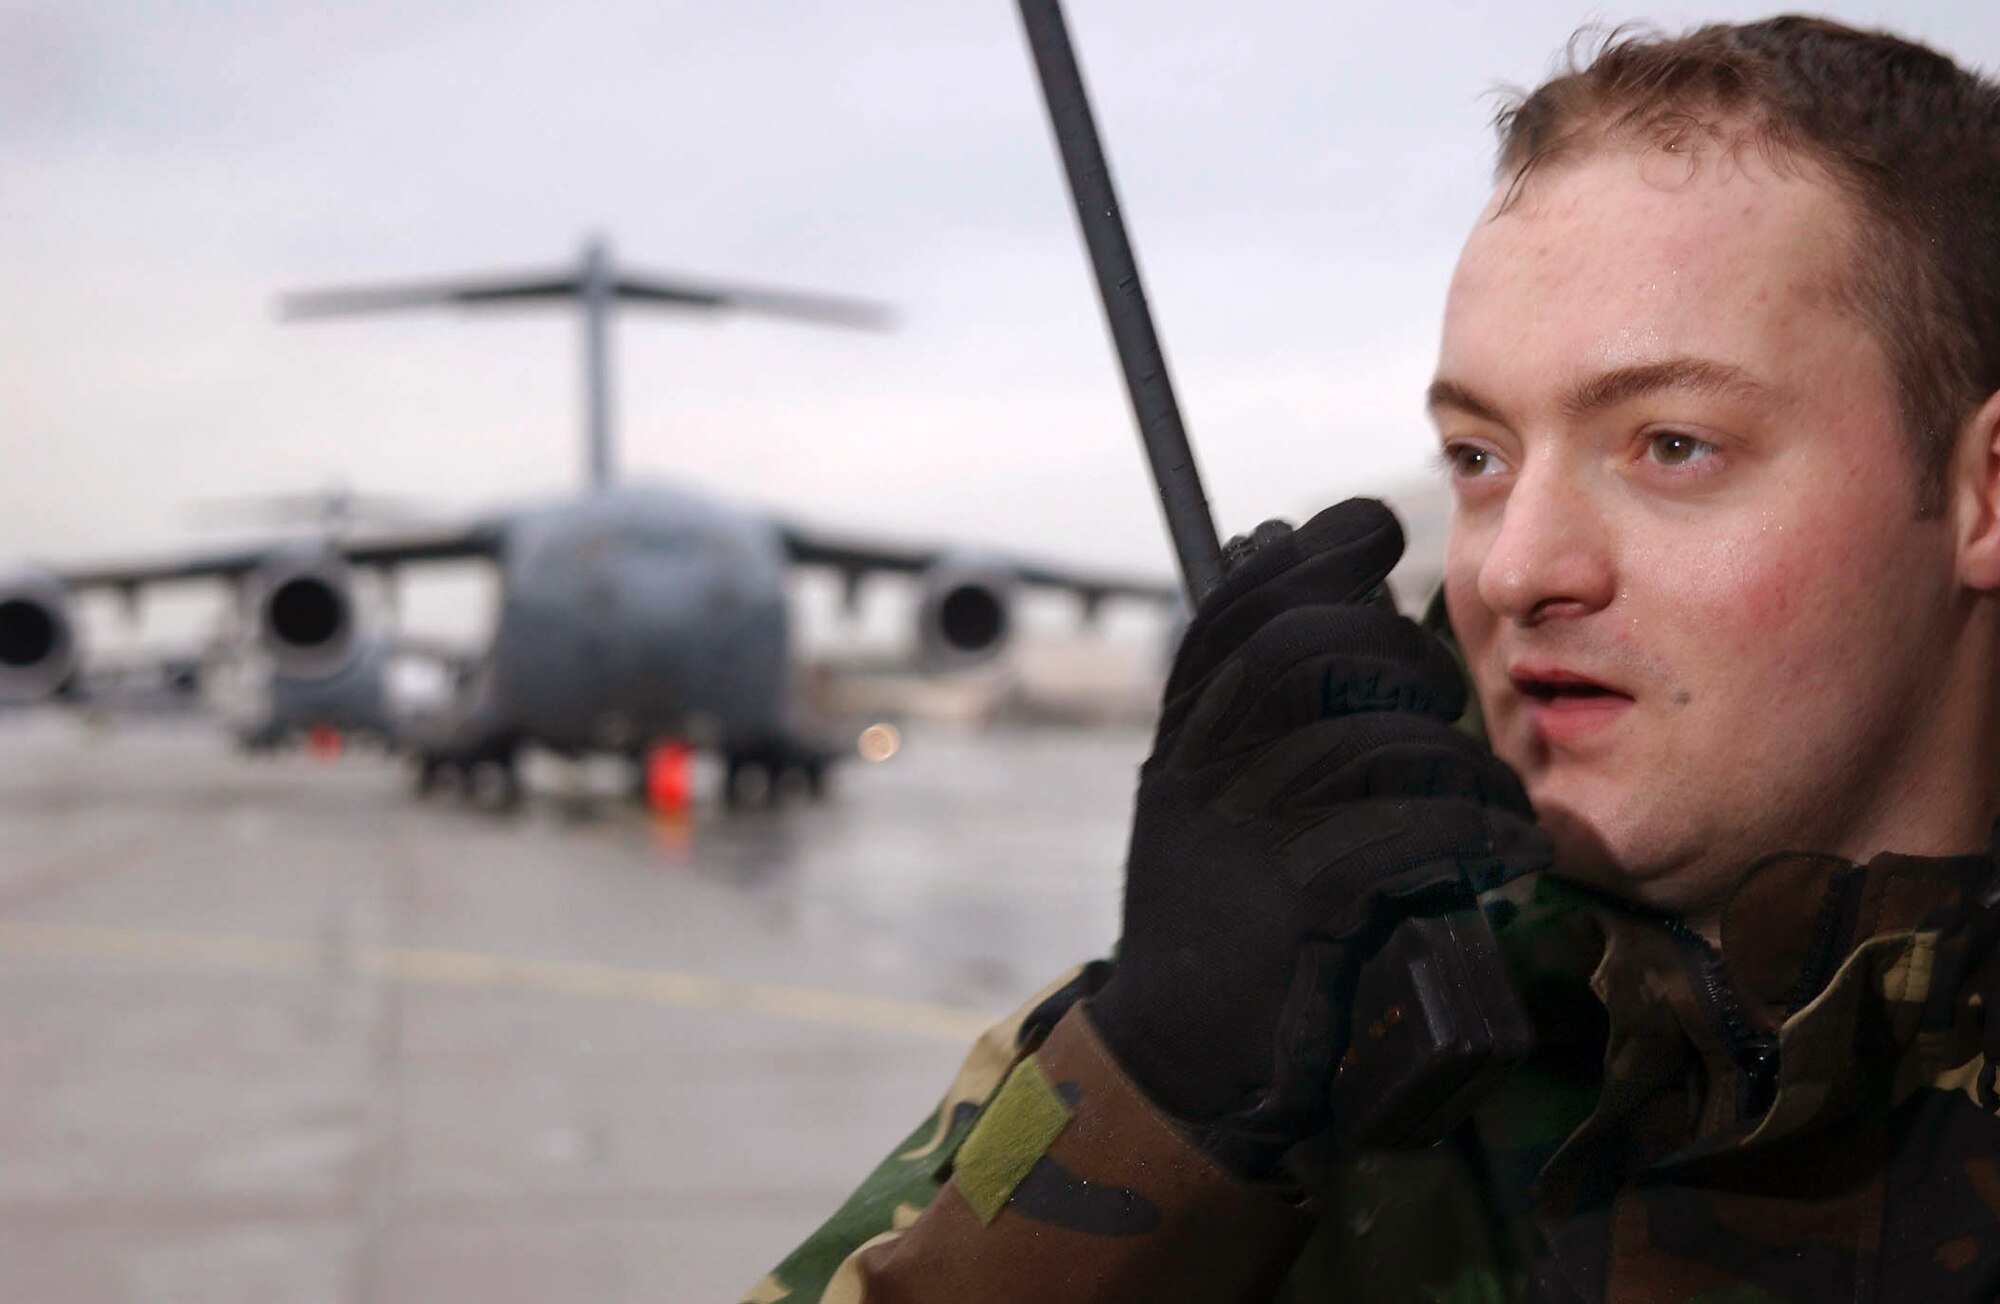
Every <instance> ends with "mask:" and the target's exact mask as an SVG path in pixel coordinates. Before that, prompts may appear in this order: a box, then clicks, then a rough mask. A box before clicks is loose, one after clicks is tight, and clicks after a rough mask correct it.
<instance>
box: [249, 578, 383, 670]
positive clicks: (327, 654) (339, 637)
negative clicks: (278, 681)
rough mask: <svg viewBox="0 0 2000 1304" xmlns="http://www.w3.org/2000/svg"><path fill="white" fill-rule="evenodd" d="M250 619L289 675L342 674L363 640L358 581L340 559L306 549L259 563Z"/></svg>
mask: <svg viewBox="0 0 2000 1304" xmlns="http://www.w3.org/2000/svg"><path fill="white" fill-rule="evenodd" d="M250 617H251V621H252V628H253V629H254V630H255V632H256V638H257V644H258V646H259V647H261V648H262V649H263V651H264V652H265V654H266V655H268V656H269V657H270V658H271V664H272V668H273V669H274V670H275V671H276V672H277V673H278V674H279V675H282V676H284V677H286V678H289V679H324V678H326V677H328V676H329V675H335V674H338V673H339V672H340V671H341V670H343V669H345V668H346V666H347V663H348V662H349V661H351V660H352V659H353V658H354V654H355V650H356V649H357V648H358V647H359V646H360V643H361V638H360V634H361V630H360V623H361V622H360V618H359V614H358V613H357V612H356V610H355V605H354V584H353V580H352V579H351V577H350V576H349V575H348V573H347V567H346V566H345V565H343V564H342V563H341V561H340V559H339V558H338V557H333V556H330V555H327V554H324V553H303V554H297V555H285V556H278V557H273V558H272V559H271V560H269V561H267V562H265V563H264V564H263V565H262V566H260V567H258V569H257V573H256V577H255V581H254V583H253V586H252V589H251V606H250Z"/></svg>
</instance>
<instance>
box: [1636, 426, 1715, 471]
mask: <svg viewBox="0 0 2000 1304" xmlns="http://www.w3.org/2000/svg"><path fill="white" fill-rule="evenodd" d="M1714 451H1715V445H1714V444H1711V443H1709V442H1708V441H1707V440H1704V439H1696V438H1695V437H1694V436H1693V435H1690V434H1686V433H1684V432H1682V431H1678V430H1668V431H1662V432H1661V433H1659V434H1656V435H1653V436H1651V437H1650V438H1648V439H1647V441H1646V452H1647V454H1648V455H1649V456H1650V457H1651V458H1652V459H1653V460H1654V461H1655V462H1658V463H1659V464H1660V465H1661V466H1686V465H1687V464H1688V463H1690V462H1698V461H1700V460H1701V459H1702V458H1704V457H1707V456H1708V455H1709V454H1711V453H1713V452H1714Z"/></svg>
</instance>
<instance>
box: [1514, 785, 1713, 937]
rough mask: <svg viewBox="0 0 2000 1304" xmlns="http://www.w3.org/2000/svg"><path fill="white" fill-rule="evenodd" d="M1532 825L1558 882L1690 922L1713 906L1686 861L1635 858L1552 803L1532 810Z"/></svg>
mask: <svg viewBox="0 0 2000 1304" xmlns="http://www.w3.org/2000/svg"><path fill="white" fill-rule="evenodd" d="M1535 822H1536V823H1537V824H1538V825H1540V826H1541V829H1542V831H1543V832H1544V833H1546V834H1548V835H1549V842H1550V843H1551V845H1552V847H1553V850H1554V853H1555V858H1554V860H1553V861H1552V862H1551V864H1550V866H1549V872H1550V873H1551V874H1553V875H1554V876H1555V877H1557V878H1560V879H1564V880H1567V881H1568V882H1571V883H1575V884H1578V885H1579V886H1582V887H1588V888H1592V889H1594V890H1596V891H1598V892H1602V893H1604V894H1605V895H1607V896H1614V897H1619V898H1621V899H1623V900H1626V901H1630V902H1632V903H1633V904H1635V905H1640V906H1645V907H1647V908H1649V909H1653V910H1659V911H1664V912H1666V913H1668V914H1676V915H1681V916H1683V917H1685V918H1688V919H1689V920H1690V921H1692V920H1694V919H1695V918H1697V917H1706V915H1707V914H1708V913H1709V912H1710V910H1711V909H1712V907H1713V904H1714V902H1713V899H1712V894H1711V893H1709V892H1707V891H1704V890H1702V889H1703V883H1704V879H1705V877H1706V876H1705V875H1704V873H1703V872H1702V870H1701V868H1700V867H1699V866H1698V865H1696V864H1694V863H1692V862H1690V861H1689V860H1687V859H1686V858H1682V857H1672V856H1665V855H1661V854H1659V853H1658V852H1657V851H1656V852H1655V853H1654V854H1651V855H1641V854H1637V853H1636V852H1635V851H1634V849H1633V848H1632V847H1630V846H1621V845H1620V842H1619V840H1617V839H1614V838H1612V837H1610V836H1608V835H1607V834H1606V833H1605V832H1604V831H1603V830H1602V829H1601V828H1599V827H1598V826H1597V825H1595V824H1593V823H1591V822H1590V821H1589V820H1588V819H1586V818H1584V817H1582V816H1580V815H1578V814H1576V813H1575V812H1573V811H1569V810H1567V809H1565V808H1563V807H1561V806H1557V805H1555V804H1553V803H1550V804H1545V805H1542V806H1539V807H1537V808H1536V811H1535Z"/></svg>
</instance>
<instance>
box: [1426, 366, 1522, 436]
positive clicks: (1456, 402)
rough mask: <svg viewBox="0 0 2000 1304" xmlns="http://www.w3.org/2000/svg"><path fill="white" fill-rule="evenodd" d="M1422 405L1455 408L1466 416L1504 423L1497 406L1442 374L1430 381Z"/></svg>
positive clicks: (1496, 423)
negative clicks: (1428, 389)
mask: <svg viewBox="0 0 2000 1304" xmlns="http://www.w3.org/2000/svg"><path fill="white" fill-rule="evenodd" d="M1424 405H1425V406H1426V407H1428V408H1433V409H1435V408H1441V407H1448V408H1457V409H1458V410H1459V411H1461V412H1463V413H1465V414H1466V415H1467V416H1474V417H1478V418H1479V419H1480V420H1481V421H1491V422H1493V423H1494V424H1495V425H1504V424H1506V423H1505V422H1503V421H1501V419H1500V410H1499V409H1498V408H1496V407H1494V406H1493V405H1492V404H1491V403H1488V402H1487V401H1486V400H1485V399H1483V398H1481V397H1479V395H1477V394H1475V393H1473V392H1472V391H1471V390H1469V389H1467V388H1466V387H1465V386H1463V385H1461V384H1459V383H1458V382H1457V381H1455V380H1446V379H1445V378H1444V377H1443V376H1440V377H1438V378H1437V379H1436V380H1434V381H1432V382H1431V387H1430V391H1429V393H1428V394H1427V395H1426V396H1425V398H1424Z"/></svg>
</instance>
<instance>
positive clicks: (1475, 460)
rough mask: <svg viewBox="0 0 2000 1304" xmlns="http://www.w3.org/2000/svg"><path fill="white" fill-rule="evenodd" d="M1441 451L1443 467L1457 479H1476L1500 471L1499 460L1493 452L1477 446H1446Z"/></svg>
mask: <svg viewBox="0 0 2000 1304" xmlns="http://www.w3.org/2000/svg"><path fill="white" fill-rule="evenodd" d="M1442 451H1443V453H1444V462H1445V465H1446V466H1447V467H1449V468H1450V470H1451V473H1452V475H1453V476H1454V477H1456V478H1459V479H1464V480H1472V479H1477V478H1478V477H1480V476H1484V475H1492V474H1493V473H1494V472H1496V471H1498V470H1499V469H1500V459H1499V458H1498V457H1495V456H1494V455H1493V451H1492V450H1491V449H1487V448H1481V447H1480V446H1479V445H1477V444H1447V445H1446V446H1445V447H1444V449H1443V450H1442Z"/></svg>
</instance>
